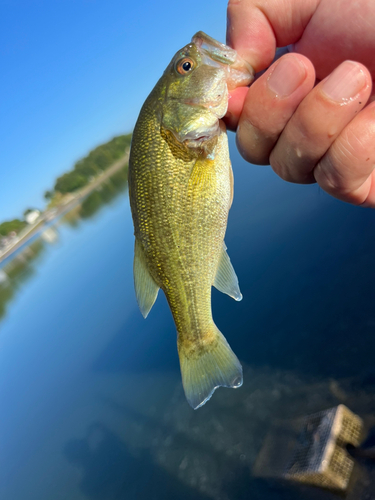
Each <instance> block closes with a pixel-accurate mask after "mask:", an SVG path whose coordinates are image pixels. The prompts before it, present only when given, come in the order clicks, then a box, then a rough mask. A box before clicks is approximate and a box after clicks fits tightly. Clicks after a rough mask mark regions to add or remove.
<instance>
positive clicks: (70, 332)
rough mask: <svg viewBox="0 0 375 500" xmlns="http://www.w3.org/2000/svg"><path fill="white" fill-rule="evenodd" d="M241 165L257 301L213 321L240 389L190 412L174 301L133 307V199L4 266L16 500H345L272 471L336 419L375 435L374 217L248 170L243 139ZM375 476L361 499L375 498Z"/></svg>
mask: <svg viewBox="0 0 375 500" xmlns="http://www.w3.org/2000/svg"><path fill="white" fill-rule="evenodd" d="M231 153H232V162H233V169H234V175H235V197H234V204H233V207H232V209H231V212H230V218H229V225H228V231H227V236H226V244H227V247H228V253H229V255H230V257H231V260H232V263H233V265H234V268H235V270H236V272H237V275H238V277H239V280H240V286H241V291H242V293H243V296H244V299H243V300H242V302H239V303H237V302H235V301H233V300H231V299H230V298H229V297H227V296H224V295H222V294H220V293H219V292H217V291H216V290H214V291H213V315H214V319H215V322H216V323H217V325H218V327H219V329H220V330H221V331H222V332H223V333H224V335H225V336H226V338H227V339H228V341H229V343H230V345H231V347H232V348H233V350H234V352H235V353H236V354H237V355H238V357H239V359H240V361H241V362H242V364H243V367H244V384H243V386H242V387H241V388H240V389H238V390H229V389H223V388H221V389H219V390H217V391H216V392H215V394H214V395H213V397H212V399H211V400H210V401H209V403H208V404H206V405H205V406H204V407H202V408H201V409H199V410H197V411H193V410H192V409H191V408H190V407H189V406H188V404H187V402H186V401H185V397H184V394H183V389H182V384H181V377H180V373H179V364H178V356H177V349H176V333H175V327H174V324H173V321H172V317H171V314H170V311H169V309H168V306H167V304H166V300H165V298H164V296H163V294H162V293H160V294H159V298H158V300H157V302H156V303H155V305H154V307H153V309H152V311H151V313H150V315H149V316H148V318H147V320H144V319H143V317H142V316H141V314H140V312H139V310H138V307H137V304H136V301H135V296H134V291H133V277H132V259H133V244H134V242H133V228H132V222H131V215H130V209H129V201H128V197H127V192H126V189H125V188H124V187H123V189H122V190H120V191H118V192H116V193H112V194H111V195H108V190H107V188H104V191H103V192H102V193H100V191H98V192H97V193H96V194H95V195H94V197H93V198H91V201H89V202H87V203H86V209H85V210H86V211H84V212H83V218H82V217H78V214H77V213H75V212H74V211H73V213H72V214H68V216H67V217H65V218H63V219H61V220H60V221H58V222H57V223H56V224H54V225H52V226H50V227H49V228H48V230H47V232H45V233H44V234H43V235H42V236H40V237H38V238H35V239H34V240H33V241H32V242H31V243H30V244H29V245H28V246H26V247H24V248H23V249H21V251H20V252H18V254H17V256H16V257H14V258H13V259H8V260H7V261H5V262H3V263H2V264H1V265H0V408H1V410H0V411H1V414H0V498H1V500H51V499H53V500H59V499H66V500H68V499H69V500H99V499H100V500H120V499H121V500H122V499H137V500H138V499H139V500H143V499H147V500H152V499H155V500H159V499H160V500H162V499H163V500H165V499H167V500H168V499H173V500H174V499H179V500H180V499H181V500H184V499H195V500H201V499H202V500H203V499H215V500H219V499H220V500H240V499H248V498H251V499H253V500H258V499H259V500H260V499H262V500H264V499H270V500H276V499H288V500H293V499H301V498H302V499H305V498H306V499H334V498H340V497H336V496H335V495H334V494H333V493H329V492H325V491H323V490H318V489H315V488H310V487H306V486H305V487H300V486H298V485H294V484H292V483H286V482H285V481H284V482H283V481H281V480H279V479H277V478H275V477H272V474H271V473H270V474H269V475H270V476H271V477H264V476H267V470H266V469H267V467H266V465H265V464H264V463H263V464H262V463H261V464H260V462H259V460H260V458H259V457H260V456H262V457H265V456H267V453H271V451H272V450H271V451H269V450H268V451H267V449H265V446H266V443H269V442H272V439H273V438H272V436H273V435H274V434H273V433H274V432H275V428H278V429H283V428H284V429H286V430H287V429H290V428H291V427H292V426H293V422H295V420H296V419H298V418H299V417H301V416H304V415H308V414H310V413H314V412H317V411H320V410H324V409H327V408H330V407H333V406H335V405H337V404H339V403H344V404H346V405H347V406H348V407H349V408H350V409H351V410H352V411H353V412H355V413H356V414H358V415H360V416H361V417H362V418H363V419H364V421H365V424H366V427H367V428H371V427H373V426H374V425H375V417H374V410H375V394H374V391H375V364H374V352H375V307H374V304H375V300H374V297H375V293H374V292H375V211H373V210H370V209H363V208H356V207H351V206H348V205H346V204H344V203H341V202H339V201H336V200H333V199H331V198H330V197H329V196H328V195H325V194H324V193H323V192H322V191H321V190H320V189H319V188H318V187H317V186H316V185H312V186H297V185H293V184H288V183H285V182H283V181H282V180H280V179H279V178H277V176H276V175H275V174H273V172H272V171H271V170H270V168H268V167H253V166H250V165H248V164H246V163H245V162H244V161H243V160H242V159H241V158H240V157H239V155H238V153H237V151H236V149H235V146H234V141H233V137H231ZM106 193H107V194H106ZM95 197H97V198H98V199H97V200H96V198H95ZM100 197H102V198H103V200H104V201H107V202H108V203H107V204H103V205H100V207H99V201H98V200H99V198H100ZM97 202H98V203H97ZM81 215H82V213H81ZM281 434H283V432H282V431H281ZM285 435H287V431H285ZM277 451H278V453H279V455H280V456H283V455H284V453H285V450H284V449H282V448H280V449H278V450H277ZM373 463H374V462H371V461H366V460H362V461H357V463H356V468H355V475H354V479H353V485H352V486H351V489H350V491H349V494H348V495H347V497H346V498H348V499H350V500H351V499H356V500H359V499H365V498H366V499H373V498H375V471H374V466H373ZM259 464H260V465H259ZM271 472H272V471H271Z"/></svg>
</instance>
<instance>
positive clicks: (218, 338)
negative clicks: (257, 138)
mask: <svg viewBox="0 0 375 500" xmlns="http://www.w3.org/2000/svg"><path fill="white" fill-rule="evenodd" d="M253 78H254V71H253V69H252V68H251V67H250V66H249V65H248V64H247V63H246V62H244V61H243V60H242V59H241V58H240V57H239V56H238V55H237V53H236V51H235V50H233V49H232V48H230V47H228V46H226V45H224V44H222V43H220V42H218V41H216V40H214V39H213V38H211V37H210V36H208V35H206V34H205V33H203V32H201V31H200V32H198V33H196V34H195V35H194V36H193V38H192V41H191V43H189V44H187V45H186V46H185V47H183V48H182V49H181V50H179V51H178V52H177V53H176V54H175V55H174V57H173V58H172V60H171V62H170V64H169V65H168V66H167V68H166V70H165V71H164V73H163V75H162V76H161V78H160V79H159V81H158V82H157V84H156V85H155V87H154V89H153V90H152V91H151V93H150V95H149V96H148V97H147V99H146V101H145V103H144V104H143V106H142V109H141V111H140V114H139V117H138V120H137V122H136V125H135V128H134V131H133V135H132V143H131V151H130V158H129V174H128V181H129V199H130V206H131V212H132V217H133V223H134V235H135V245H134V264H133V271H134V286H135V294H136V298H137V302H138V305H139V308H140V310H141V313H142V314H143V316H144V317H145V318H146V317H147V316H148V314H149V312H150V310H151V308H152V306H153V304H154V302H155V300H156V298H157V295H158V291H159V289H162V290H163V292H164V294H165V296H166V298H167V301H168V304H169V307H170V309H171V312H172V315H173V319H174V322H175V326H176V330H177V350H178V355H179V360H180V368H181V376H182V384H183V388H184V391H185V396H186V399H187V401H188V403H189V404H190V406H191V407H192V408H194V409H197V408H199V407H201V406H202V405H204V404H205V403H206V402H207V401H208V400H209V399H210V398H211V396H212V394H213V393H214V391H215V389H217V388H218V387H220V386H223V387H231V388H237V387H240V386H241V385H242V366H241V364H240V362H239V360H238V358H237V356H236V355H235V354H234V352H233V351H232V349H231V348H230V346H229V344H228V342H227V341H226V339H225V337H224V335H223V334H222V333H221V332H220V331H219V329H218V328H217V326H216V325H215V323H214V321H213V318H212V311H211V290H212V286H214V287H216V288H217V289H218V290H220V291H221V292H223V293H226V294H227V295H229V296H230V297H232V298H234V299H235V300H237V301H239V300H241V299H242V294H241V292H240V289H239V283H238V278H237V276H236V273H235V271H234V269H233V266H232V264H231V261H230V258H229V256H228V253H227V251H226V250H227V248H226V246H225V243H224V236H225V232H226V227H227V220H228V213H229V209H230V207H231V204H232V200H233V173H232V167H231V162H230V158H229V150H228V140H227V133H226V127H225V124H224V123H223V121H222V120H221V118H223V117H224V115H225V114H226V111H227V107H228V96H229V92H230V90H232V89H234V88H236V87H238V86H247V85H249V84H250V83H251V82H252V80H253Z"/></svg>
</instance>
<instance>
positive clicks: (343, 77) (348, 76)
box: [322, 61, 366, 102]
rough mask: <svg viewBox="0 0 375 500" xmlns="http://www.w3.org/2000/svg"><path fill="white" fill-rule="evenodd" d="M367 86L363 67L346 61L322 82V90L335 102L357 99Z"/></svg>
mask: <svg viewBox="0 0 375 500" xmlns="http://www.w3.org/2000/svg"><path fill="white" fill-rule="evenodd" d="M365 84H366V75H365V73H364V71H363V69H362V68H361V66H359V65H358V64H357V63H355V62H353V61H344V62H343V63H342V64H340V66H338V67H337V68H336V69H335V70H334V72H333V73H332V74H331V75H329V77H328V78H327V79H326V80H324V81H323V82H322V90H323V92H324V93H325V94H326V95H327V96H328V97H329V98H330V99H332V100H333V101H337V102H343V101H347V100H348V99H351V98H353V97H355V96H356V95H357V94H358V92H360V91H361V90H362V89H363V87H364V86H365Z"/></svg>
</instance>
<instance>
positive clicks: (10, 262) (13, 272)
mask: <svg viewBox="0 0 375 500" xmlns="http://www.w3.org/2000/svg"><path fill="white" fill-rule="evenodd" d="M127 175H128V169H127V166H126V167H124V168H122V169H121V170H119V171H118V172H116V173H115V174H114V175H112V176H111V177H109V178H108V179H107V180H106V181H105V182H103V184H101V185H100V186H99V187H98V188H97V189H95V190H94V191H93V192H92V193H90V194H89V195H88V196H87V197H86V198H85V199H84V200H83V201H82V202H81V203H78V204H76V205H75V206H74V207H73V208H72V209H71V210H69V211H68V212H67V213H65V214H64V215H63V216H62V217H61V219H59V221H58V222H57V223H55V224H54V225H49V226H48V227H44V228H43V229H42V230H41V232H40V233H39V235H37V236H36V237H34V238H33V240H32V242H31V243H26V244H25V245H24V246H23V247H21V249H20V250H18V251H16V252H15V253H14V254H12V255H11V256H10V257H8V258H7V259H6V260H5V261H4V262H3V263H1V264H0V266H1V267H0V321H1V319H2V318H3V317H4V316H5V314H6V310H7V306H8V304H9V303H10V302H11V301H12V300H13V299H14V298H15V297H16V294H17V292H18V291H19V290H20V288H21V287H22V286H23V285H24V284H26V283H27V281H28V280H29V279H30V278H31V277H32V276H33V275H34V274H35V272H36V268H37V266H38V265H39V263H40V259H41V258H42V255H43V253H44V250H45V245H46V244H55V243H57V241H58V239H59V225H60V224H68V225H69V226H70V227H75V228H78V227H79V226H80V222H81V221H82V220H85V219H90V218H92V217H94V216H95V215H96V214H98V213H99V212H100V210H101V209H102V208H103V207H104V206H106V205H109V204H111V203H112V202H113V201H115V200H116V199H117V197H118V196H119V195H121V194H124V193H126V191H127Z"/></svg>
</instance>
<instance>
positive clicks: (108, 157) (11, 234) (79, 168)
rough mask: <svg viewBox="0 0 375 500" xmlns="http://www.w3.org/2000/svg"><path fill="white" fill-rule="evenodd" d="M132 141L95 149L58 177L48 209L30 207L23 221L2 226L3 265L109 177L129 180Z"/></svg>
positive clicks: (0, 253)
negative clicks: (8, 258) (14, 253)
mask: <svg viewBox="0 0 375 500" xmlns="http://www.w3.org/2000/svg"><path fill="white" fill-rule="evenodd" d="M130 141H131V134H126V135H120V136H117V137H114V138H113V139H112V140H110V141H109V142H107V143H105V144H102V145H100V146H98V147H96V148H95V149H93V150H92V151H90V152H89V154H88V155H87V156H86V157H84V158H82V159H81V160H79V161H77V162H76V163H75V165H74V167H73V169H72V170H70V171H69V172H66V173H65V174H63V175H61V176H60V177H58V178H57V179H56V182H55V185H54V188H53V189H52V190H51V191H46V192H45V195H44V198H45V200H46V201H47V206H46V207H45V208H44V209H43V210H41V211H39V210H35V209H31V208H28V209H27V210H25V212H24V219H14V220H13V221H4V222H2V223H0V263H1V262H2V261H3V260H5V259H6V258H7V257H9V256H10V255H11V254H12V253H13V252H15V251H16V250H17V249H18V248H20V247H21V246H22V245H23V244H24V243H25V242H27V241H28V240H30V239H31V238H32V237H33V236H34V235H35V234H36V233H37V232H38V231H39V230H40V229H41V228H42V227H43V226H45V225H46V224H47V223H50V222H51V221H53V220H54V219H56V218H57V217H59V216H61V215H63V214H65V213H67V212H69V210H71V209H72V208H73V207H74V206H75V205H78V204H79V203H83V204H84V203H85V201H84V200H85V199H86V200H89V198H90V196H92V193H93V192H95V190H97V189H100V186H101V185H102V184H103V183H104V182H106V181H107V180H108V179H109V178H111V177H113V176H115V174H117V175H120V176H121V178H122V177H124V176H126V177H127V170H128V162H129V150H130ZM89 195H90V196H89ZM86 204H87V203H86ZM86 210H87V208H86ZM33 215H34V218H33Z"/></svg>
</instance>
